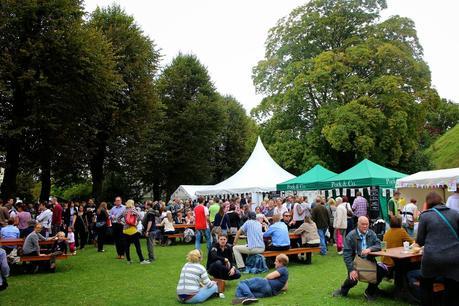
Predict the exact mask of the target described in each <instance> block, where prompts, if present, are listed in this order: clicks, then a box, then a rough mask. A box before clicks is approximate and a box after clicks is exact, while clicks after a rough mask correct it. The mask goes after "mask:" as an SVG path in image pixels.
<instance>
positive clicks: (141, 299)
mask: <svg viewBox="0 0 459 306" xmlns="http://www.w3.org/2000/svg"><path fill="white" fill-rule="evenodd" d="M142 247H143V252H144V255H145V254H146V244H145V240H143V241H142ZM203 247H204V248H205V245H203ZM192 248H193V245H191V244H188V245H181V244H180V245H174V246H170V247H156V249H155V250H156V256H157V260H156V262H154V263H152V264H151V265H145V266H144V265H140V264H138V258H137V255H136V254H135V251H134V247H133V246H132V247H131V252H132V253H134V256H133V259H134V262H135V263H134V264H132V265H128V264H126V261H122V260H117V259H115V250H114V247H113V245H107V246H105V250H106V252H105V253H97V252H96V250H95V248H94V247H93V246H88V247H87V249H85V250H83V251H80V252H79V253H78V255H77V256H73V257H71V258H70V259H68V260H64V261H58V266H57V270H56V273H54V274H51V273H38V274H35V275H14V276H12V277H10V278H9V280H8V282H9V285H10V286H9V288H8V289H7V290H6V291H3V292H1V293H0V305H2V306H5V305H141V304H148V305H180V303H178V302H177V301H176V299H175V287H176V284H177V281H178V277H179V273H180V269H181V267H182V265H183V263H184V262H185V255H186V253H187V252H188V251H189V250H191V249H192ZM329 249H330V250H331V249H332V248H331V247H330V248H329ZM345 275H346V270H345V267H344V263H343V260H342V257H341V256H339V255H337V254H336V252H335V251H331V252H330V253H329V254H328V255H327V256H324V257H322V256H320V255H315V254H314V255H313V264H312V265H303V264H300V263H292V264H291V265H290V266H289V289H288V292H286V293H282V294H280V295H279V296H276V297H273V298H266V299H262V300H260V301H259V303H258V305H359V304H362V303H366V301H365V300H364V298H363V291H364V290H365V288H366V284H363V283H359V284H358V285H357V286H356V287H355V288H354V289H353V290H351V291H350V294H349V296H348V297H347V298H333V297H331V292H332V291H333V290H334V289H336V288H338V287H339V286H340V284H341V283H342V281H343V280H344V277H345ZM257 276H261V275H257ZM248 277H253V275H243V277H242V278H248ZM237 283H238V281H232V282H228V283H227V286H226V292H225V296H226V298H225V299H219V298H213V299H211V300H209V301H207V302H206V303H205V304H207V305H230V304H231V299H232V298H233V297H234V292H235V289H236V286H237ZM391 286H392V284H391V283H388V282H386V281H383V283H382V284H381V288H382V289H387V288H390V287H391ZM371 304H372V305H403V303H401V302H399V301H394V300H389V299H384V298H380V299H378V300H377V301H375V302H371Z"/></svg>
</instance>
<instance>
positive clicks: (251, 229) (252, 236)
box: [233, 211, 265, 270]
mask: <svg viewBox="0 0 459 306" xmlns="http://www.w3.org/2000/svg"><path fill="white" fill-rule="evenodd" d="M248 217H249V219H248V220H247V221H246V222H245V223H244V224H243V225H242V226H241V228H240V229H239V230H238V231H237V233H236V237H234V247H233V253H234V259H235V260H236V265H237V268H238V269H239V270H244V269H245V263H244V259H243V258H242V255H241V254H248V255H253V254H261V253H263V252H264V251H265V243H264V242H263V232H262V230H261V223H260V222H258V221H257V220H256V218H257V215H256V214H255V213H254V212H253V211H251V212H249V215H248ZM242 232H244V233H245V234H246V235H247V244H246V245H238V244H237V242H238V240H239V236H240V235H241V233H242Z"/></svg>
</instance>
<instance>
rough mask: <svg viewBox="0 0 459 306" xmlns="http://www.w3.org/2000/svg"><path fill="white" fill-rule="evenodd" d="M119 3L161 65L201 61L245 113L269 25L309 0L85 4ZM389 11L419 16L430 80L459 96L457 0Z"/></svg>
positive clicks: (402, 1) (426, 0)
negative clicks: (189, 58)
mask: <svg viewBox="0 0 459 306" xmlns="http://www.w3.org/2000/svg"><path fill="white" fill-rule="evenodd" d="M113 2H116V3H118V4H119V5H120V6H121V7H122V8H124V9H125V10H126V12H127V13H128V14H130V15H133V16H134V18H135V20H136V22H137V23H138V24H139V25H140V26H141V28H142V29H143V31H144V32H145V33H146V34H147V35H148V36H150V38H151V39H153V40H154V41H155V43H156V44H157V46H158V47H159V48H160V49H161V54H162V55H163V59H162V66H165V65H167V64H168V63H170V61H171V59H172V58H173V57H175V56H176V55H177V54H178V53H179V52H182V53H193V54H195V55H196V56H197V57H198V59H199V60H200V61H201V63H203V64H204V65H205V66H206V67H207V69H208V71H209V74H210V76H211V78H212V81H213V82H214V84H215V86H216V88H217V90H218V91H219V92H220V93H221V94H230V95H232V96H234V97H236V99H237V100H238V101H239V102H240V103H241V104H242V105H244V107H245V109H246V110H247V112H249V111H250V109H252V108H253V107H254V106H256V105H257V104H258V103H259V102H260V101H261V99H262V96H260V95H256V94H255V89H254V86H253V83H252V79H251V75H252V68H253V66H255V65H256V64H257V62H258V61H259V60H261V59H263V57H264V51H265V48H264V43H265V40H266V37H267V33H268V30H269V29H270V28H271V27H273V26H275V25H276V22H277V21H278V20H279V18H281V17H284V16H287V15H288V14H289V13H290V11H291V10H292V9H293V8H295V7H298V6H300V5H302V4H304V3H305V2H306V1H299V0H162V1H158V0H156V1H146V0H117V1H107V0H86V10H87V11H88V12H90V11H92V10H94V9H95V8H96V7H97V6H107V5H109V4H111V3H113ZM387 2H388V9H387V10H385V11H384V12H383V16H384V17H387V16H391V15H401V16H405V17H409V18H411V19H413V20H414V22H415V23H416V29H417V32H418V36H419V39H420V42H421V45H422V46H423V48H424V59H425V61H426V62H427V63H428V64H429V66H430V69H431V71H432V83H433V86H434V87H435V88H436V89H437V90H438V92H439V93H440V96H441V97H444V98H448V99H451V100H453V101H455V102H459V84H458V77H457V73H458V72H459V39H458V38H459V35H458V34H459V18H457V12H458V8H459V2H458V1H454V0H436V1H432V0H387Z"/></svg>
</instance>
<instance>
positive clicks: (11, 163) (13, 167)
mask: <svg viewBox="0 0 459 306" xmlns="http://www.w3.org/2000/svg"><path fill="white" fill-rule="evenodd" d="M19 150H20V146H19V140H18V139H16V138H14V137H13V138H9V139H8V140H7V144H6V165H5V174H4V176H3V182H2V187H1V191H2V195H1V198H2V199H3V200H7V199H9V198H12V197H14V196H15V195H16V191H17V185H16V177H17V175H18V169H19Z"/></svg>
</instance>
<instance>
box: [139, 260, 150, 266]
mask: <svg viewBox="0 0 459 306" xmlns="http://www.w3.org/2000/svg"><path fill="white" fill-rule="evenodd" d="M140 264H141V265H149V264H151V262H149V261H148V260H144V261H141V262H140Z"/></svg>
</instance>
